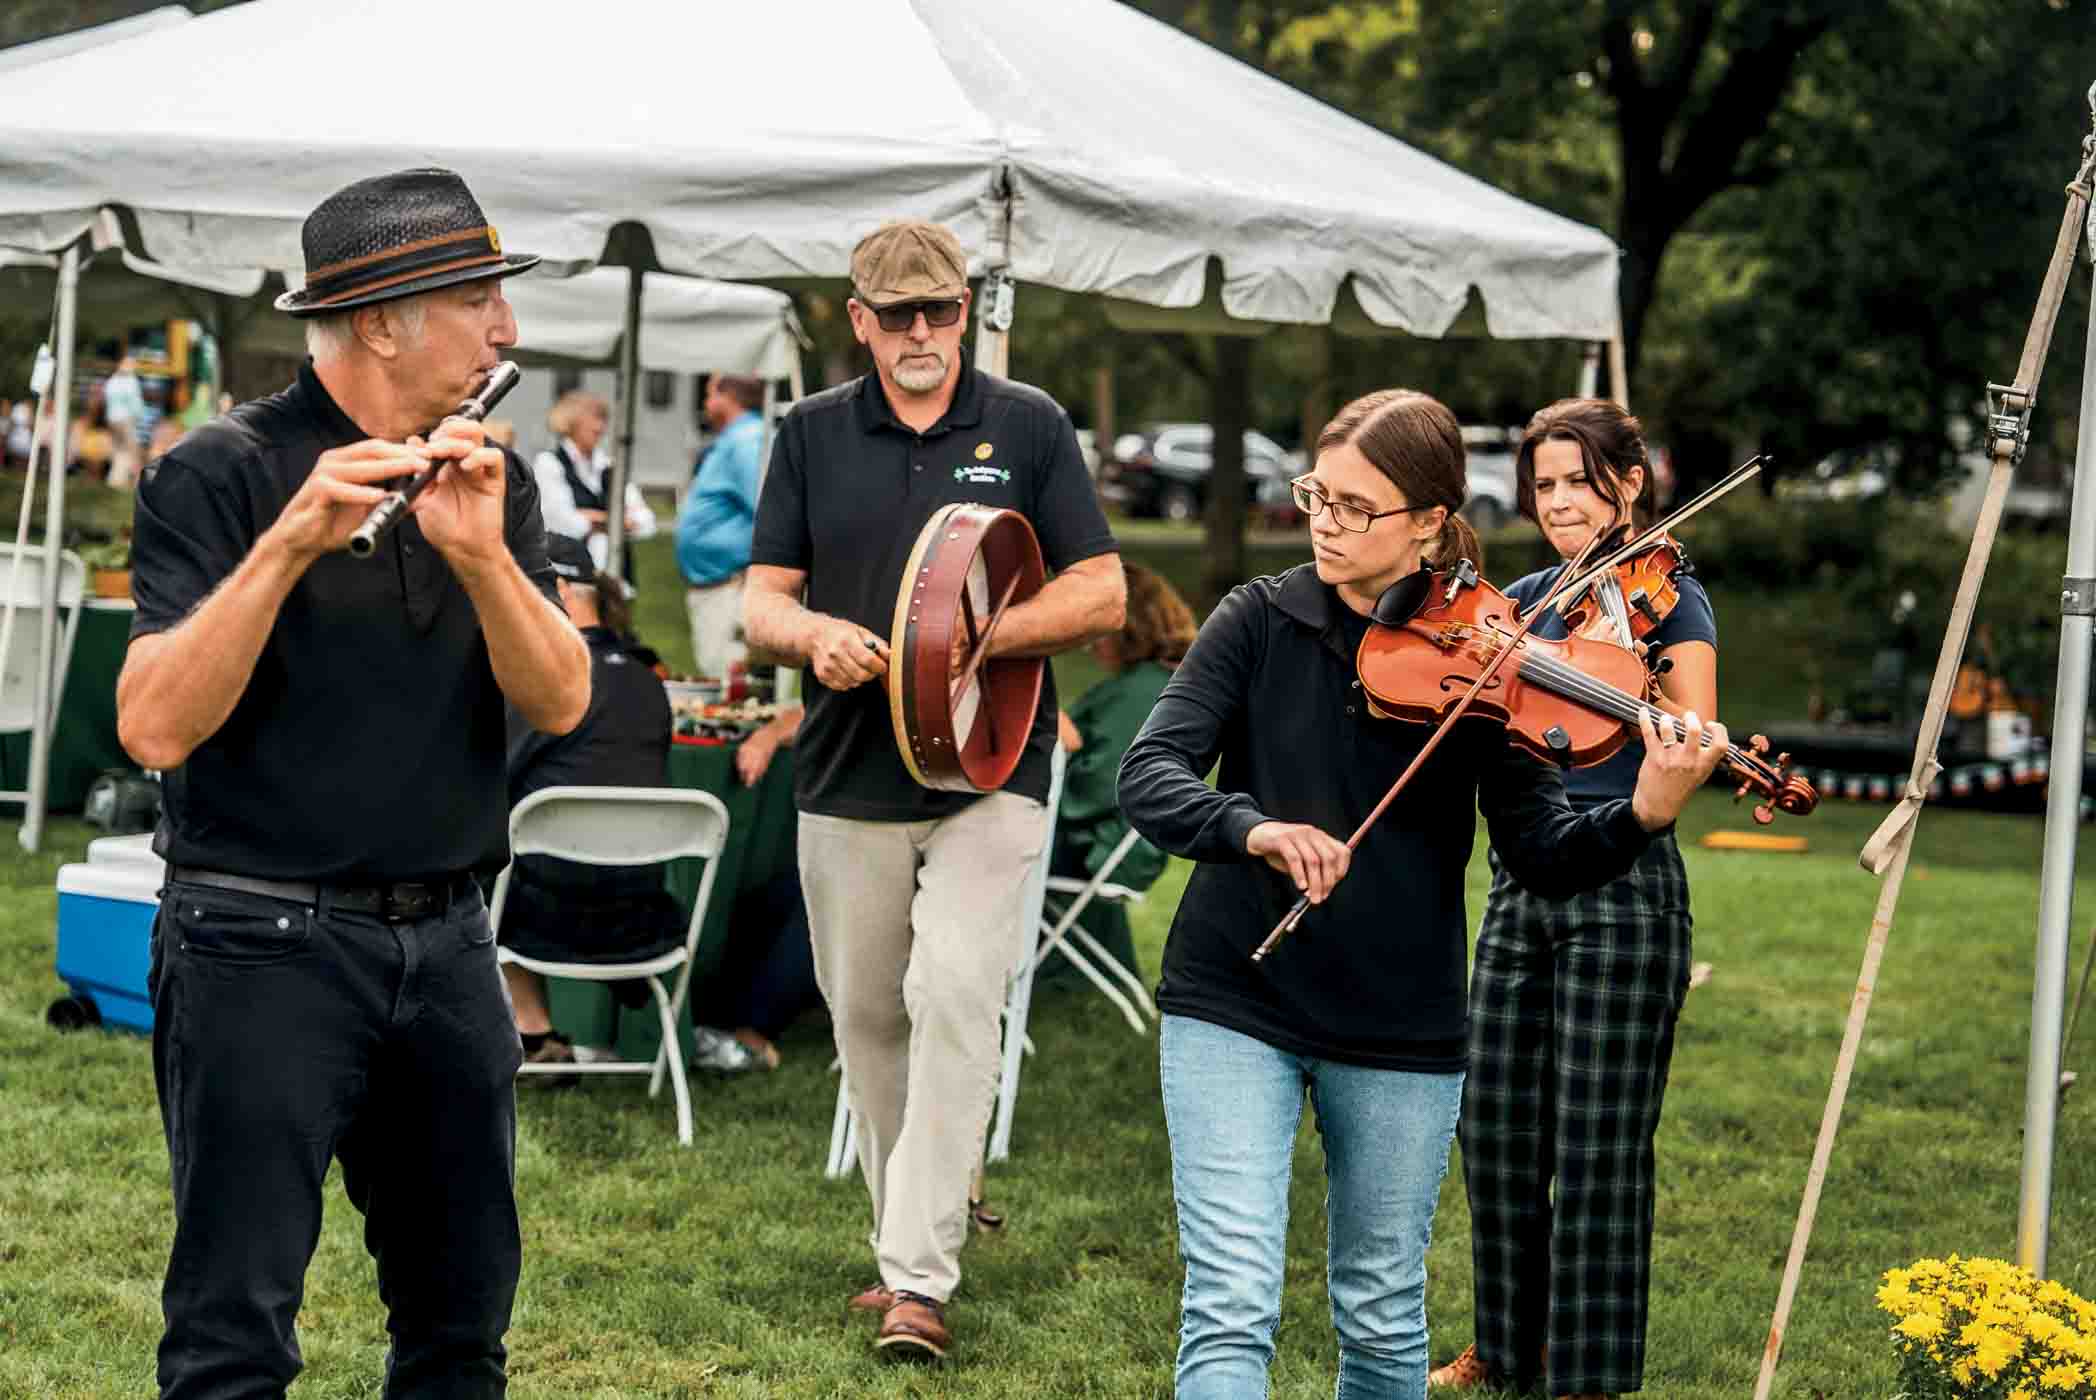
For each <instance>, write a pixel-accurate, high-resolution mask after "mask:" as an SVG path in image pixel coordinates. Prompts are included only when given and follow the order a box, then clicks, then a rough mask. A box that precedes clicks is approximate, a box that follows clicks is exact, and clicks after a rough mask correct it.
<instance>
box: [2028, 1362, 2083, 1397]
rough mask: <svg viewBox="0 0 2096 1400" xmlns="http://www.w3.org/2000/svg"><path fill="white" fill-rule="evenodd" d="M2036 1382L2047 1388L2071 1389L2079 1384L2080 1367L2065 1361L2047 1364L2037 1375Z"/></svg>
mask: <svg viewBox="0 0 2096 1400" xmlns="http://www.w3.org/2000/svg"><path fill="white" fill-rule="evenodd" d="M2038 1384H2039V1385H2041V1386H2043V1387H2044V1388H2045V1389H2047V1390H2072V1389H2074V1387H2076V1386H2078V1385H2080V1384H2081V1367H2079V1366H2076V1365H2073V1364H2071V1363H2069V1362H2065V1361H2062V1362H2060V1363H2059V1364H2058V1365H2055V1366H2047V1367H2046V1368H2045V1373H2044V1374H2043V1375H2041V1376H2039V1377H2038Z"/></svg>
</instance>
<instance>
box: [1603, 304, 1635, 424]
mask: <svg viewBox="0 0 2096 1400" xmlns="http://www.w3.org/2000/svg"><path fill="white" fill-rule="evenodd" d="M1608 396H1609V397H1610V398H1612V399H1614V400H1615V401H1616V407H1617V408H1620V409H1622V410H1623V411H1624V412H1625V413H1628V412H1630V370H1629V368H1628V366H1627V365H1626V364H1625V363H1624V353H1623V328H1622V326H1620V325H1618V326H1617V327H1616V333H1615V334H1614V335H1612V336H1610V337H1609V338H1608Z"/></svg>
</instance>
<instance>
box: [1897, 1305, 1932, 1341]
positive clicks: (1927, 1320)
mask: <svg viewBox="0 0 2096 1400" xmlns="http://www.w3.org/2000/svg"><path fill="white" fill-rule="evenodd" d="M1892 1330H1893V1331H1895V1332H1897V1333H1899V1334H1900V1335H1901V1336H1903V1337H1912V1338H1913V1339H1914V1340H1915V1341H1917V1342H1932V1341H1934V1340H1936V1338H1938V1337H1940V1336H1942V1335H1943V1314H1941V1313H1939V1312H1937V1311H1935V1310H1934V1309H1933V1308H1921V1309H1918V1310H1917V1311H1915V1312H1911V1313H1908V1314H1907V1315H1906V1316H1905V1317H1903V1318H1901V1319H1900V1320H1899V1323H1898V1324H1897V1325H1896V1326H1895V1327H1893V1329H1892Z"/></svg>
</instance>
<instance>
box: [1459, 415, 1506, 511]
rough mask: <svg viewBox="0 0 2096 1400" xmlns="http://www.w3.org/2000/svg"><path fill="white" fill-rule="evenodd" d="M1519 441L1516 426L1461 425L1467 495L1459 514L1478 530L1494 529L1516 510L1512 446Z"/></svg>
mask: <svg viewBox="0 0 2096 1400" xmlns="http://www.w3.org/2000/svg"><path fill="white" fill-rule="evenodd" d="M1520 441H1521V433H1520V430H1519V429H1515V428H1484V427H1469V428H1465V429H1463V447H1464V449H1465V451H1464V459H1465V467H1466V470H1467V471H1468V474H1469V477H1470V499H1469V500H1467V501H1465V502H1464V503H1463V506H1462V510H1461V512H1460V514H1461V515H1462V516H1463V518H1464V519H1465V520H1468V521H1469V522H1470V528H1471V529H1473V530H1476V531H1477V532H1478V533H1480V534H1483V533H1484V532H1485V531H1487V530H1497V529H1498V528H1499V527H1500V526H1502V525H1504V524H1506V523H1507V522H1508V521H1510V520H1512V519H1513V518H1514V517H1515V516H1516V515H1517V514H1518V513H1519V511H1518V508H1517V507H1516V505H1515V493H1514V449H1515V447H1516V446H1518V445H1519V443H1520Z"/></svg>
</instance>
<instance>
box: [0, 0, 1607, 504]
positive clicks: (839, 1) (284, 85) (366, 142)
mask: <svg viewBox="0 0 2096 1400" xmlns="http://www.w3.org/2000/svg"><path fill="white" fill-rule="evenodd" d="M490 16H491V12H490V11H489V9H488V8H487V6H485V5H481V4H468V3H465V0H252V3H249V4H245V5H240V6H236V7H233V8H230V9H226V10H221V11H217V12H214V13H212V14H210V15H207V16H204V17H202V18H199V19H196V20H193V21H191V22H189V23H185V24H180V25H177V26H174V27H172V28H169V29H166V30H164V31H161V32H158V33H152V34H147V35H144V36H142V37H139V38H135V39H128V40H125V41H123V42H121V43H115V44H108V45H105V46H103V47H101V48H98V49H93V50H90V51H87V52H82V53H77V54H73V55H70V56H67V57H63V58H59V59H56V60H53V61H51V62H47V63H39V64H35V65H33V66H30V67H28V68H25V69H23V70H21V71H20V72H18V73H16V74H11V75H10V81H9V83H8V85H7V88H6V90H5V91H4V92H0V246H12V247H25V248H32V249H38V250H44V251H59V250H61V249H65V248H67V247H69V246H70V245H71V244H73V242H74V241H75V240H77V239H79V238H81V237H82V236H83V235H84V234H86V233H87V232H88V231H89V230H90V228H91V227H92V226H93V224H94V221H95V219H96V217H97V216H98V214H99V213H100V212H101V211H103V210H105V209H114V210H117V211H119V212H120V214H121V217H122V219H123V220H124V222H125V233H126V238H125V241H126V243H127V245H129V246H131V247H133V248H134V249H136V250H138V251H141V252H143V253H144V254H146V255H147V256H149V257H151V258H154V259H156V260H158V261H161V262H165V263H170V264H175V265H180V266H202V267H211V266H220V267H234V268H255V267H261V268H269V269H274V270H277V271H280V272H295V271H296V270H297V269H298V268H299V267H300V265H301V261H302V259H301V253H300V246H299V226H300V224H301V222H302V221H303V220H304V218H305V216H306V214H307V212H308V211H310V210H311V209H312V208H313V206H314V205H315V204H317V203H318V202H319V201H320V200H321V199H323V198H325V197H326V196H327V195H328V194H330V193H331V192H333V191H334V190H337V189H339V188H341V187H342V186H343V185H346V184H348V183H349V182H351V181H352V180H355V179H359V178H362V177H364V176H367V175H371V174H375V173H379V172H382V171H385V170H389V169H397V168H400V167H402V166H407V165H417V164H436V165H444V166H448V167H450V168H452V169H455V170H457V171H459V172H460V173H461V174H463V175H464V176H465V177H466V179H467V181H468V183H469V184H471V186H472V187H473V189H474V192H475V193H476V194H477V195H478V197H479V198H480V200H481V202H482V204H483V205H484V206H485V207H486V209H487V210H488V212H489V215H490V217H491V219H492V220H493V222H494V223H495V224H496V225H497V227H498V228H499V229H500V231H501V234H502V239H503V243H504V246H505V247H507V248H511V249H521V250H529V251H532V252H537V253H540V254H543V255H545V256H546V257H548V258H549V259H550V260H553V261H555V262H556V263H561V264H566V265H568V266H569V267H570V268H571V269H575V270H579V269H581V268H583V267H586V266H588V265H591V264H596V263H609V264H614V265H619V266H624V267H627V268H628V269H631V270H633V271H634V275H633V276H631V277H630V279H629V282H628V287H627V320H628V323H629V324H636V323H637V322H638V319H639V310H640V304H641V299H642V288H641V282H640V278H639V276H638V272H639V271H640V270H651V271H663V272H672V273H679V274H685V275H692V276H707V277H716V278H724V279H729V280H736V281H791V280H797V279H806V278H823V279H833V278H838V277H841V276H843V275H844V274H845V272H846V267H847V261H848V258H849V254H850V250H851V248H852V245H853V244H854V243H855V242H857V240H858V239H859V238H860V237H861V236H862V235H864V234H865V233H866V232H867V231H868V230H870V229H871V228H873V227H874V226H875V225H877V224H878V223H880V222H881V221H882V220H884V219H887V218H891V217H895V216H898V215H910V216H919V217H925V218H933V219H939V220H942V221H944V222H946V223H948V224H949V225H950V226H951V227H953V229H954V230H955V232H956V233H957V234H958V235H959V236H960V239H961V241H962V243H963V245H964V246H966V247H968V248H969V249H970V250H971V252H972V254H973V256H974V259H975V264H976V265H975V267H974V269H972V270H973V271H976V272H979V273H980V274H981V275H982V276H983V277H984V278H985V279H986V283H987V285H986V288H985V293H984V294H982V295H981V296H980V297H979V307H980V310H981V313H982V320H981V321H980V322H979V326H978V336H977V341H976V349H977V355H978V359H979V361H981V362H983V363H985V364H987V365H988V366H989V367H991V368H1001V367H1002V365H1003V364H1004V362H1005V361H1004V349H1005V345H1006V343H1007V340H1006V332H1007V330H1008V328H1009V325H1010V307H1011V298H1010V296H1009V295H1008V291H1009V288H1010V286H1011V284H1012V283H1013V282H1017V283H1026V282H1037V283H1040V284H1043V285H1046V286H1050V287H1054V288H1059V289H1062V290H1065V291H1075V292H1086V293H1097V294H1101V295H1104V296H1108V297H1113V298H1120V299H1125V300H1127V301H1132V302H1137V303H1142V304H1146V305H1148V306H1152V307H1165V308H1189V307H1196V306H1198V305H1199V304H1200V303H1201V302H1202V300H1203V297H1204V293H1205V292H1206V290H1207V288H1208V285H1209V279H1210V268H1211V265H1212V264H1213V265H1214V266H1216V267H1217V268H1218V269H1219V274H1220V282H1219V294H1218V301H1219V305H1220V307H1221V309H1222V311H1223V312H1225V313H1226V314H1227V315H1228V316H1230V317H1234V318H1238V319H1240V320H1245V321H1262V322H1277V323H1282V322H1296V323H1320V322H1326V321H1329V320H1331V319H1333V317H1334V316H1335V314H1341V315H1344V314H1349V313H1351V312H1354V311H1358V312H1359V313H1361V314H1362V315H1363V316H1365V319H1366V320H1367V321H1368V322H1370V323H1372V324H1374V325H1376V326H1379V327H1384V328H1389V329H1393V330H1398V331H1403V332H1407V333H1410V334H1414V335H1422V336H1438V335H1442V334H1444V333H1446V332H1447V331H1448V329H1449V328H1450V326H1451V325H1453V324H1454V322H1455V320H1456V318H1457V316H1458V315H1459V314H1460V313H1462V312H1463V310H1464V309H1465V307H1466V305H1468V304H1469V303H1470V301H1471V298H1472V295H1473V292H1474V293H1475V294H1476V295H1477V296H1478V297H1479V298H1480V299H1481V301H1482V315H1483V323H1484V327H1485V330H1486V331H1487V333H1489V334H1491V335H1494V336H1503V337H1553V338H1571V339H1579V340H1585V341H1590V342H1591V341H1602V340H1612V339H1614V338H1615V337H1616V336H1617V333H1618V329H1619V321H1618V315H1617V304H1616V249H1615V247H1614V245H1613V243H1612V242H1611V241H1610V240H1609V239H1608V238H1607V236H1605V235H1604V234H1602V233H1600V232H1598V231H1597V230H1594V229H1592V228H1589V227H1586V226H1584V225H1580V224H1577V223H1574V222H1572V221H1570V220H1568V219H1564V218H1561V217H1559V216H1557V215H1554V214H1551V213H1549V212H1547V211H1544V210H1542V209H1539V208H1537V207H1535V206H1533V205H1530V204H1527V203H1524V202H1523V201H1521V200H1518V199H1516V198H1514V197H1513V196H1511V195H1508V194H1506V193H1504V192H1503V191H1500V190H1498V189H1495V188H1493V187H1492V186H1490V185H1487V184H1485V183H1484V182H1482V181H1480V180H1476V179H1473V178H1471V177H1470V176H1467V175H1464V174H1463V173H1461V172H1460V171H1457V170H1455V169H1453V168H1451V167H1449V166H1447V165H1445V164H1443V163H1441V162H1439V161H1436V160H1434V159H1432V158H1431V157H1428V156H1426V155H1424V154H1422V153H1420V152H1418V151H1416V150H1413V149H1412V148H1411V147H1409V146H1406V145H1405V144H1404V143H1402V142H1400V141H1398V140H1396V139H1394V138H1392V137H1390V136H1388V135H1386V134H1384V133H1382V132H1380V131H1377V130H1376V129H1374V128H1372V127H1370V126H1368V125H1366V124H1364V123H1362V122H1359V121H1356V120H1354V119H1353V118H1351V117H1348V116H1346V115H1345V114H1343V113H1341V112H1339V111H1337V110H1335V109H1334V108H1331V107H1329V106H1327V105H1325V104H1323V103H1321V102H1318V101H1317V100H1316V99H1314V98H1311V97H1308V96H1306V95H1304V94H1302V93H1299V92H1297V91H1295V90H1294V89H1292V88H1290V87H1288V86H1287V85H1286V84H1283V83H1281V82H1278V81H1276V80H1274V79H1272V78H1269V77H1267V76H1265V75H1264V74H1261V73H1259V72H1258V71H1257V70H1255V69H1252V68H1250V67H1248V66H1246V65H1244V64H1241V63H1238V62H1237V61H1235V60H1234V59H1231V58H1229V57H1227V56H1226V55H1223V54H1221V53H1219V52H1217V51H1216V50H1214V49H1211V48H1209V47H1207V46H1206V45H1204V44H1202V43H1200V42H1199V41H1197V40H1195V39H1192V38H1190V37H1189V36H1187V35H1185V34H1182V33H1180V32H1179V31H1177V30H1174V29H1172V28H1171V27H1170V26H1168V25H1164V24H1162V23H1159V22H1157V21H1155V20H1152V19H1150V18H1148V17H1147V16H1144V15H1142V14H1139V13H1137V12H1136V11H1134V10H1132V9H1130V8H1128V7H1126V6H1124V5H1122V4H1119V3H1117V2H1116V0H1057V3H1055V4H1017V3H983V0H787V3H781V4H774V5H738V6H725V7H723V6H696V5H664V4H661V3H659V0H596V3H594V4H591V5H589V6H587V7H584V8H580V9H578V8H577V7H575V6H573V5H571V4H568V3H565V0H511V3H509V4H506V5H504V6H503V7H502V8H501V9H500V11H499V15H497V16H496V17H495V18H494V19H492V20H491V17H490ZM408 45H412V48H411V49H410V48H409V47H406V46H408ZM409 53H412V54H413V55H414V59H413V61H410V60H409V59H408V58H406V57H404V55H406V54H409ZM349 75H357V80H356V81H355V82H349V81H345V79H346V78H347V77H348V76H349ZM374 75H377V76H376V77H374ZM111 92H122V93H124V94H126V100H125V101H124V102H122V103H111V102H109V101H107V100H106V94H108V93H111ZM1349 300H1350V301H1351V302H1352V303H1353V305H1352V306H1351V307H1349V306H1347V305H1346V304H1345V303H1346V302H1347V301H1349ZM637 341H638V337H636V336H629V337H627V338H626V340H625V349H624V352H623V354H622V357H621V358H622V368H623V369H624V370H625V371H627V372H626V373H625V375H624V381H625V382H626V383H627V384H629V385H630V384H631V383H632V382H633V380H634V377H635V376H634V374H633V373H632V372H631V371H632V370H633V369H634V367H635V361H634V355H635V352H636V351H637V349H638V345H637ZM64 368H65V367H64V366H61V370H62V371H63V369H64ZM61 377H63V376H61ZM632 397H633V396H632V395H631V394H630V393H628V394H627V395H626V401H625V403H624V404H623V405H622V415H621V416H622V419H623V420H624V421H623V422H622V424H621V430H620V433H619V438H620V446H621V452H620V457H619V460H618V461H617V463H616V466H615V472H616V474H617V477H618V481H617V482H615V483H614V488H613V489H614V491H617V490H619V489H622V487H621V486H620V484H619V483H620V482H622V481H623V478H624V473H625V470H626V460H625V459H626V457H627V455H628V454H629V453H630V442H631V436H632V428H631V421H632V418H631V415H632ZM612 523H613V527H614V530H616V528H617V526H618V524H619V520H618V517H617V515H616V514H614V516H613V518H612Z"/></svg>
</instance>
